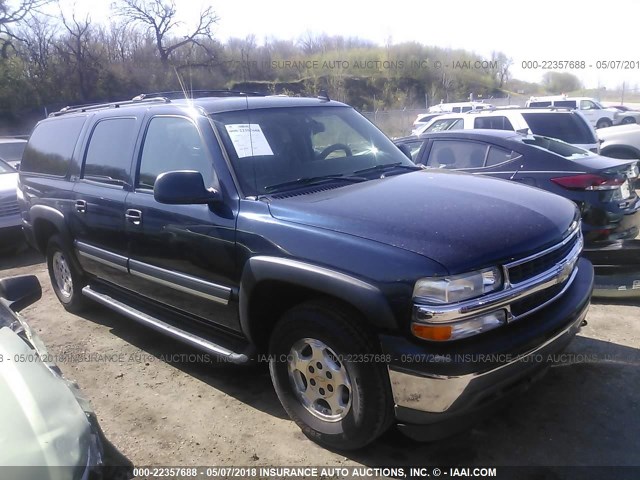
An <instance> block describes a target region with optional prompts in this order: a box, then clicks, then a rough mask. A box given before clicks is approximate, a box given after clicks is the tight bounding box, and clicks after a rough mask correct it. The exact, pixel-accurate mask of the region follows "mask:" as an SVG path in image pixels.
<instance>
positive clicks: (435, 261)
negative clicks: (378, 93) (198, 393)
mask: <svg viewBox="0 0 640 480" xmlns="http://www.w3.org/2000/svg"><path fill="white" fill-rule="evenodd" d="M203 95H205V97H204V98H189V99H185V98H182V99H179V98H176V97H175V96H174V95H169V94H163V95H156V96H140V97H137V98H136V99H134V100H132V101H126V102H119V103H113V104H104V105H96V106H89V107H86V106H85V107H78V108H67V109H64V110H63V111H60V112H58V113H56V114H53V115H52V116H50V118H47V119H45V120H43V121H41V122H40V123H39V124H38V125H37V126H36V128H35V130H34V132H33V134H32V135H31V137H30V140H29V144H28V146H27V148H26V150H25V153H24V156H23V160H22V166H21V173H20V192H21V193H20V195H19V200H20V204H21V210H22V218H23V227H24V230H25V232H26V235H27V237H28V240H29V242H30V243H31V244H32V245H34V246H35V247H37V248H38V249H39V250H40V251H42V252H44V253H46V256H47V262H48V268H49V272H50V277H51V281H52V285H53V289H54V291H55V293H56V295H57V296H58V298H59V299H60V301H61V302H62V304H63V305H64V306H65V308H67V309H68V310H70V311H77V310H78V309H80V308H81V307H83V306H84V305H85V303H86V300H88V299H91V300H94V301H96V302H99V303H101V304H103V305H106V306H107V307H109V308H111V309H113V310H115V311H116V312H120V313H121V314H123V315H125V316H127V317H129V318H130V319H132V320H134V321H137V322H141V323H143V324H146V325H148V326H150V327H151V328H155V329H157V330H159V331H161V332H163V333H166V334H168V335H171V336H173V337H175V338H177V339H179V340H182V341H184V342H186V343H189V344H191V345H193V346H195V347H197V348H200V349H202V350H204V351H206V352H209V353H212V354H215V355H217V356H219V357H221V358H223V359H226V360H228V361H230V362H236V363H247V362H254V361H259V360H260V359H261V358H267V359H268V361H269V367H270V372H271V376H272V379H273V384H274V387H275V389H276V392H277V394H278V397H279V399H280V401H281V402H282V405H283V406H284V408H285V409H286V411H287V412H288V414H289V415H290V416H291V418H292V419H293V420H295V421H296V423H297V424H298V425H299V426H300V427H301V428H302V430H303V431H304V433H305V434H306V435H307V436H309V437H310V438H311V439H313V440H314V441H317V442H318V443H320V444H323V445H326V446H329V447H332V448H343V449H348V448H358V447H361V446H363V445H365V444H367V443H369V442H371V441H373V440H374V439H375V438H376V437H378V436H379V435H380V434H381V433H382V432H384V431H385V429H386V428H387V427H388V426H389V425H390V424H391V423H392V422H393V421H394V418H395V421H397V422H398V423H399V424H400V425H401V427H402V428H403V430H404V431H405V432H406V433H408V434H409V435H412V436H414V437H417V438H435V437H437V436H441V435H444V434H450V433H453V432H455V431H457V430H458V429H460V428H463V427H464V426H465V425H467V424H468V423H469V422H470V421H472V420H475V419H477V418H478V414H479V413H481V412H484V411H485V410H486V409H487V408H488V407H489V406H491V405H494V404H495V402H496V401H497V400H499V399H501V398H503V397H504V396H505V394H506V393H507V392H513V391H518V390H520V389H521V388H524V387H525V386H526V385H528V383H529V381H530V380H531V379H532V378H534V377H536V376H537V375H538V374H539V373H540V372H541V371H542V370H543V369H544V367H545V366H546V364H547V362H546V360H547V354H550V353H553V352H557V351H559V350H560V349H562V348H563V347H564V346H565V345H566V344H567V343H568V342H569V341H570V340H571V338H572V337H573V336H574V335H575V333H576V332H577V331H578V329H579V327H580V325H581V322H582V321H583V319H584V317H585V315H586V312H587V309H588V306H589V300H590V295H591V290H592V284H593V268H592V266H591V264H590V263H589V262H588V261H587V260H585V259H581V258H580V257H579V255H580V252H581V250H582V234H581V229H580V216H579V212H578V211H577V209H576V207H575V205H574V204H573V203H571V202H570V201H568V200H565V199H562V198H560V197H558V196H556V195H552V194H550V193H547V192H543V191H540V190H537V189H533V188H530V187H527V186H523V185H517V184H515V183H513V182H505V181H502V180H496V179H488V178H478V177H474V176H471V175H464V174H458V173H452V172H445V171H429V170H424V169H422V168H420V167H418V166H416V165H415V164H414V163H413V162H411V161H410V160H409V159H408V158H407V157H406V156H405V155H403V153H402V152H401V151H400V150H399V149H398V148H397V147H396V146H395V145H394V144H393V143H392V142H391V141H390V140H389V139H388V138H387V137H386V136H385V135H384V134H382V133H381V132H380V131H379V130H378V129H377V128H375V127H374V126H373V125H372V124H371V123H369V122H368V121H367V120H366V119H365V118H364V117H362V116H361V115H360V114H358V113H357V112H355V111H354V110H353V109H352V108H350V107H348V106H347V105H344V104H342V103H339V102H335V101H331V100H329V99H328V98H327V97H319V98H317V99H316V98H289V97H281V96H274V97H270V96H260V95H252V94H251V95H250V94H241V93H238V92H228V91H222V92H204V93H203ZM194 96H195V97H197V96H198V94H194ZM263 355H264V356H263ZM539 359H544V360H543V361H542V362H541V361H539Z"/></svg>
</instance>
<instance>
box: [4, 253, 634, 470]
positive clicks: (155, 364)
mask: <svg viewBox="0 0 640 480" xmlns="http://www.w3.org/2000/svg"><path fill="white" fill-rule="evenodd" d="M19 274H35V275H37V276H38V278H39V279H40V282H41V284H42V286H43V296H42V299H41V300H40V301H39V302H37V303H36V304H34V305H32V306H31V307H29V308H27V309H26V310H25V311H24V312H23V313H24V316H25V317H26V318H27V319H28V321H29V323H30V324H31V325H32V326H33V327H34V328H35V329H36V331H37V332H38V333H39V335H40V336H41V338H42V339H43V340H44V342H45V343H46V344H47V345H48V347H49V350H50V353H51V354H54V355H57V356H58V357H59V359H62V360H61V361H59V362H58V363H59V365H60V367H61V368H62V370H63V372H64V373H65V375H66V376H67V377H69V378H72V379H74V380H76V381H77V382H78V383H79V384H80V386H81V387H82V389H83V391H84V393H85V394H86V396H87V397H88V398H89V399H90V400H91V402H92V404H93V406H94V408H95V410H96V412H97V415H98V418H99V420H100V422H101V424H102V427H103V429H104V430H105V432H106V434H107V436H108V437H109V438H110V439H111V441H112V442H113V443H114V444H115V445H116V446H117V447H118V448H119V449H120V450H121V451H122V452H123V453H124V454H126V455H127V456H128V457H129V458H130V459H131V460H132V461H133V462H134V463H135V464H136V465H245V466H246V465H249V466H257V465H278V466H282V465H290V466H294V465H301V466H303V465H304V466H308V465H318V466H321V465H327V466H333V467H339V466H347V465H369V466H376V465H395V466H400V465H482V466H501V465H540V466H548V465H550V466H558V465H572V466H573V465H628V466H630V465H634V466H639V465H640V422H639V421H638V419H639V418H640V388H638V385H640V350H639V348H640V303H635V304H634V303H627V304H625V303H617V304H605V303H594V304H593V306H592V308H591V310H590V312H589V315H588V317H587V320H588V325H587V326H586V327H585V328H583V330H582V332H581V334H580V336H579V337H578V338H577V339H576V340H574V342H573V343H572V344H571V346H570V347H569V353H573V354H576V356H575V357H571V359H573V360H574V361H573V362H572V361H571V360H570V361H568V362H567V363H564V364H561V365H557V366H555V367H554V368H552V369H551V370H550V372H549V374H548V375H547V376H546V377H545V378H544V379H543V380H542V381H540V382H539V383H538V384H536V385H535V386H534V387H533V388H532V389H531V390H529V391H528V392H527V393H526V394H525V395H523V396H520V397H518V398H517V399H516V400H515V401H514V402H513V403H512V404H511V405H510V406H509V407H507V408H506V409H504V410H503V411H501V412H500V413H499V414H498V415H496V416H494V417H491V418H490V419H488V420H486V421H484V422H483V423H481V424H479V425H478V426H477V427H476V428H474V429H473V430H472V431H471V432H467V433H465V434H461V435H458V436H456V437H454V438H451V439H448V440H446V441H442V442H438V443H433V444H420V443H416V442H413V441H410V440H407V439H405V438H404V437H403V436H401V435H400V434H399V433H398V432H396V431H391V432H389V433H388V434H387V435H385V436H384V437H383V438H381V439H380V440H378V441H377V442H375V443H374V444H373V445H372V446H370V447H369V448H367V449H365V450H363V451H359V452H356V453H348V454H347V455H346V456H345V454H337V453H332V452H330V451H328V450H325V449H322V448H320V447H318V446H316V445H315V444H313V443H312V442H310V441H308V440H307V439H306V438H305V437H304V436H303V435H302V434H301V433H300V431H299V430H298V428H297V427H296V426H295V424H294V423H293V422H291V421H289V420H288V419H287V418H286V415H285V412H284V410H283V409H282V408H281V407H280V404H279V403H278V399H277V397H276V395H275V393H274V391H273V389H272V386H271V381H270V379H269V375H268V371H267V369H266V368H255V367H254V368H240V367H234V366H230V365H226V364H217V363H215V362H211V363H204V364H203V363H202V362H192V361H190V358H189V355H192V356H193V355H195V354H197V352H196V351H194V350H191V349H189V348H186V347H184V346H183V345H181V344H179V343H176V342H175V341H173V340H170V339H167V338H164V337H162V336H160V335H159V334H156V333H155V332H153V331H151V330H149V329H147V328H144V327H141V326H139V325H137V324H135V323H132V322H131V321H129V320H128V319H126V318H124V317H122V316H119V315H117V314H115V313H112V312H110V311H108V310H106V309H103V308H101V307H98V306H96V308H95V309H93V310H91V311H90V312H88V313H86V314H84V315H83V316H82V317H80V316H76V315H72V314H69V313H67V312H65V310H64V309H63V308H62V307H61V306H60V304H59V303H58V301H57V299H56V297H55V295H54V293H53V292H52V290H51V287H50V284H49V278H48V276H47V272H46V266H45V265H44V263H42V259H41V258H40V257H39V256H38V255H37V254H36V253H34V252H26V253H23V254H21V255H19V256H15V257H12V258H6V257H4V258H0V276H12V275H19ZM594 358H596V359H595V360H594ZM584 359H588V360H589V361H588V362H585V361H581V360H584Z"/></svg>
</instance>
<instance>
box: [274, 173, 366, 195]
mask: <svg viewBox="0 0 640 480" xmlns="http://www.w3.org/2000/svg"><path fill="white" fill-rule="evenodd" d="M329 180H343V181H345V182H350V183H357V182H364V181H366V180H367V179H366V178H363V177H354V176H351V175H349V176H345V175H320V176H317V177H302V178H297V179H296V180H290V181H288V182H282V183H276V184H274V185H269V186H267V187H264V190H265V192H267V193H271V192H274V191H275V190H280V189H281V188H286V187H293V186H296V185H314V184H316V183H322V182H326V181H329Z"/></svg>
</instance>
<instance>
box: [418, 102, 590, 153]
mask: <svg viewBox="0 0 640 480" xmlns="http://www.w3.org/2000/svg"><path fill="white" fill-rule="evenodd" d="M475 128H481V129H492V130H514V131H519V132H524V133H528V134H536V135H542V136H544V137H552V138H557V139H559V140H563V141H565V142H567V143H571V144H573V145H576V146H578V147H581V148H584V149H585V150H591V151H592V152H594V153H599V142H598V139H597V137H596V134H595V131H594V130H593V127H591V125H589V122H587V120H585V118H584V117H583V116H582V114H581V113H580V112H578V111H576V110H570V109H557V108H517V109H516V108H505V109H499V108H497V109H494V110H489V111H486V110H485V111H475V112H467V113H449V114H446V115H441V116H439V117H436V118H434V119H432V120H431V121H430V122H429V123H427V124H426V125H425V126H424V127H422V128H421V129H419V130H418V131H416V132H415V133H414V134H415V135H420V134H422V133H427V132H441V131H444V130H455V129H475Z"/></svg>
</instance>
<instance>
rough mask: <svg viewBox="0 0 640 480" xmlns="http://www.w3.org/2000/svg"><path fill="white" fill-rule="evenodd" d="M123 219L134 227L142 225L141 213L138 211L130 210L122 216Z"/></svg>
mask: <svg viewBox="0 0 640 480" xmlns="http://www.w3.org/2000/svg"><path fill="white" fill-rule="evenodd" d="M124 218H126V219H127V220H128V221H129V222H131V223H133V224H134V225H140V224H141V223H142V212H141V211H140V210H134V209H131V208H130V209H128V210H127V211H126V213H125V214H124Z"/></svg>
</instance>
